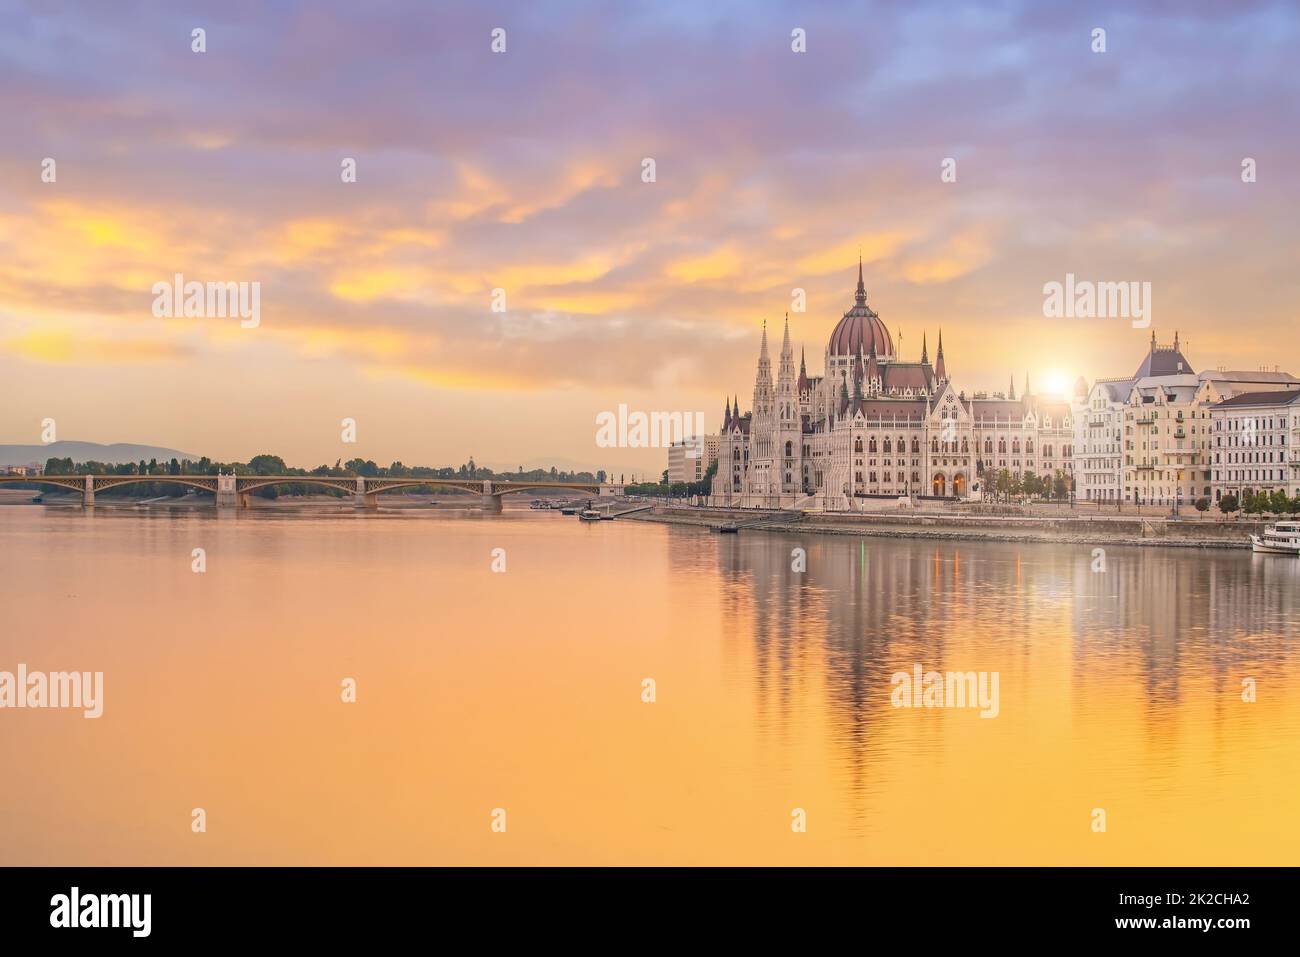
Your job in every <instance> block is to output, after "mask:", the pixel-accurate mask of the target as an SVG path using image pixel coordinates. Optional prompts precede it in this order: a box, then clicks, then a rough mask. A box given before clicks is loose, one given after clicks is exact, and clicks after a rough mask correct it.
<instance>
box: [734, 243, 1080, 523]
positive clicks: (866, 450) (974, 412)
mask: <svg viewBox="0 0 1300 957" xmlns="http://www.w3.org/2000/svg"><path fill="white" fill-rule="evenodd" d="M822 368H823V373H822V375H820V376H809V375H808V371H807V363H806V358H805V356H804V355H803V352H802V350H801V353H800V358H799V364H798V370H797V371H796V368H795V361H794V349H793V346H792V345H791V342H790V322H789V317H788V316H787V317H786V322H785V329H784V334H783V337H782V343H781V352H780V354H779V356H778V357H777V367H776V371H775V376H774V375H773V370H772V362H771V357H770V355H769V353H768V339H767V326H766V324H764V327H763V335H762V341H761V344H760V346H759V355H758V364H757V369H756V371H755V376H754V390H753V401H752V405H751V409H750V411H748V412H746V413H744V414H743V415H742V414H741V412H740V403H739V400H738V399H737V400H736V401H735V402H734V405H733V403H732V401H731V400H728V402H727V404H726V411H725V412H724V415H723V428H722V432H721V436H720V443H719V452H718V454H719V464H718V472H717V475H716V476H715V478H714V482H713V488H712V495H711V496H710V500H711V502H712V503H713V504H715V505H728V506H736V507H754V508H758V507H765V508H822V509H834V510H847V509H853V508H862V507H865V506H866V504H867V502H868V500H870V499H891V498H893V499H897V498H900V497H908V498H911V497H915V496H928V497H937V498H947V499H968V498H972V497H979V496H980V495H981V494H982V490H981V483H982V480H983V477H984V476H985V475H987V476H989V477H990V479H991V478H992V476H993V475H995V474H996V473H997V472H999V471H1001V470H1004V469H1005V470H1006V471H1007V472H1008V473H1010V474H1021V475H1024V474H1027V473H1031V472H1033V473H1037V474H1040V475H1044V476H1054V475H1055V474H1056V472H1057V470H1060V471H1061V472H1062V473H1063V475H1064V477H1065V480H1066V481H1067V482H1070V481H1072V475H1071V473H1072V469H1073V461H1074V442H1075V432H1074V424H1073V412H1072V409H1071V407H1070V405H1069V403H1067V402H1049V401H1043V400H1040V399H1038V398H1037V397H1035V396H1033V395H1031V394H1030V392H1029V382H1028V377H1026V381H1025V390H1024V392H1023V393H1022V395H1021V397H1020V398H1019V399H1017V398H1016V395H1015V386H1014V383H1012V386H1011V388H1010V389H1009V390H1008V392H1007V394H1005V395H1004V394H1001V393H996V394H994V395H993V396H988V395H985V394H983V393H976V394H975V395H973V396H970V397H967V395H966V393H965V392H964V391H958V390H957V389H956V387H955V386H954V385H953V383H952V381H951V379H950V376H949V370H948V366H947V362H946V358H945V356H944V350H943V333H942V331H940V333H939V338H938V342H937V348H936V351H935V356H934V362H933V364H931V362H930V355H929V346H928V342H927V340H926V337H924V336H923V337H922V346H921V358H920V360H919V361H906V360H904V359H903V358H901V357H900V356H899V355H898V354H897V352H896V351H895V347H894V339H893V336H892V335H891V333H890V331H889V328H888V327H887V326H886V325H885V323H884V322H883V321H882V320H881V318H880V316H879V315H878V314H877V313H876V312H875V310H873V309H872V308H871V307H870V306H869V305H867V293H866V287H865V285H864V283H863V278H862V264H861V263H859V264H858V285H857V290H856V293H855V295H854V304H853V306H852V307H851V308H850V309H849V310H848V311H847V312H845V313H844V315H843V317H842V318H841V319H840V321H839V322H838V323H837V324H836V326H835V327H834V329H833V330H832V331H831V334H830V338H829V340H828V342H827V344H826V349H825V352H824V354H823V366H822Z"/></svg>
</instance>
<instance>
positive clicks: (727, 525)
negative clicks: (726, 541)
mask: <svg viewBox="0 0 1300 957" xmlns="http://www.w3.org/2000/svg"><path fill="white" fill-rule="evenodd" d="M718 531H719V532H722V533H723V534H724V535H735V534H736V533H737V532H739V531H740V526H739V525H737V524H736V523H735V522H723V523H722V524H721V525H719V526H718Z"/></svg>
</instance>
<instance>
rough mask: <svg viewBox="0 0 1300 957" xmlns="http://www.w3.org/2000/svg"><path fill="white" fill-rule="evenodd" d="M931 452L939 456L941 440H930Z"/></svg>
mask: <svg viewBox="0 0 1300 957" xmlns="http://www.w3.org/2000/svg"><path fill="white" fill-rule="evenodd" d="M930 451H931V452H933V453H935V454H938V452H939V440H938V439H931V440H930Z"/></svg>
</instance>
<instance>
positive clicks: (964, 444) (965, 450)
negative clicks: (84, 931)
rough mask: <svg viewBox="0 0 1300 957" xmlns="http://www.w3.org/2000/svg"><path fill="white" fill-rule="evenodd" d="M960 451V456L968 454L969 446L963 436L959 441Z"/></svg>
mask: <svg viewBox="0 0 1300 957" xmlns="http://www.w3.org/2000/svg"><path fill="white" fill-rule="evenodd" d="M961 451H962V454H963V455H965V454H967V453H968V452H970V444H969V443H968V442H967V441H966V437H965V436H962V440H961Z"/></svg>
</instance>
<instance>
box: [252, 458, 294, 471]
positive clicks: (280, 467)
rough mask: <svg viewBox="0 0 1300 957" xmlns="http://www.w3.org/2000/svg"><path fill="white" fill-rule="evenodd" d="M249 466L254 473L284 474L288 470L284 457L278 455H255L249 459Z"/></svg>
mask: <svg viewBox="0 0 1300 957" xmlns="http://www.w3.org/2000/svg"><path fill="white" fill-rule="evenodd" d="M248 468H249V470H250V471H251V472H252V473H253V474H254V475H284V474H286V473H287V472H288V469H287V468H286V467H285V464H284V459H282V458H280V456H278V455H266V454H263V455H254V456H253V457H252V458H251V459H249V460H248Z"/></svg>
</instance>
